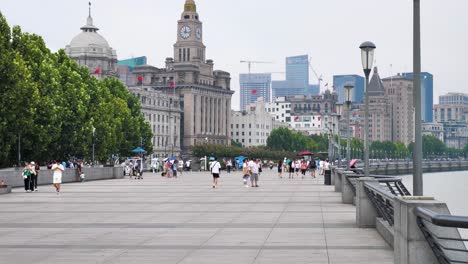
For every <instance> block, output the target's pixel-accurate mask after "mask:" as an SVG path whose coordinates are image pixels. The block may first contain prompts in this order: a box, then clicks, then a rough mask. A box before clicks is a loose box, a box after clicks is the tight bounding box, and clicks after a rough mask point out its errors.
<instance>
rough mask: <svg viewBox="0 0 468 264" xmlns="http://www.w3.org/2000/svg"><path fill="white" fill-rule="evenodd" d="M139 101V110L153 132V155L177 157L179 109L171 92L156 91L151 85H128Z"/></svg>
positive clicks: (177, 101) (179, 124)
mask: <svg viewBox="0 0 468 264" xmlns="http://www.w3.org/2000/svg"><path fill="white" fill-rule="evenodd" d="M129 89H130V92H131V93H132V94H134V95H135V96H136V97H138V99H140V102H141V112H142V113H143V116H144V117H145V119H146V120H147V121H148V123H149V125H150V127H151V130H152V132H153V137H154V138H153V157H158V158H164V157H168V156H169V155H171V156H176V157H179V155H180V153H181V139H180V134H181V133H180V132H181V131H180V129H181V114H182V112H181V110H180V106H179V103H180V102H179V98H178V96H177V95H173V94H172V93H156V92H154V91H153V90H152V89H151V87H148V86H137V87H130V88H129Z"/></svg>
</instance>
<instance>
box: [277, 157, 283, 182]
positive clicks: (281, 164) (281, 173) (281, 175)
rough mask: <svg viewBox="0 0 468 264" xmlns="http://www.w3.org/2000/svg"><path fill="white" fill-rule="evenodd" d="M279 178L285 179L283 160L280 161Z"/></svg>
mask: <svg viewBox="0 0 468 264" xmlns="http://www.w3.org/2000/svg"><path fill="white" fill-rule="evenodd" d="M278 177H280V178H281V179H282V178H283V160H282V159H280V160H279V161H278Z"/></svg>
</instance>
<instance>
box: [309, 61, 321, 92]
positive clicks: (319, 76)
mask: <svg viewBox="0 0 468 264" xmlns="http://www.w3.org/2000/svg"><path fill="white" fill-rule="evenodd" d="M309 67H310V69H311V70H312V72H313V73H314V75H315V77H317V80H318V85H319V89H320V90H321V89H322V85H321V84H322V81H323V75H321V74H320V75H319V74H318V73H317V71H316V70H315V69H314V67H312V63H311V62H310V59H309Z"/></svg>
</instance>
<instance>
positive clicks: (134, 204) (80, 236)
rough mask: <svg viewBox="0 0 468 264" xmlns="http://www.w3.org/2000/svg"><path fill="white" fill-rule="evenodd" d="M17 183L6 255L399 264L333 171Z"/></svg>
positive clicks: (0, 208) (23, 259)
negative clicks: (358, 214) (365, 224)
mask: <svg viewBox="0 0 468 264" xmlns="http://www.w3.org/2000/svg"><path fill="white" fill-rule="evenodd" d="M210 181H211V178H210V175H209V174H208V173H200V172H194V173H185V174H184V175H182V177H180V178H178V179H166V178H162V177H160V176H157V175H155V174H147V175H146V176H145V179H144V180H139V181H137V180H130V179H128V178H127V179H123V180H109V181H97V182H86V183H83V184H78V183H77V184H66V185H64V186H63V193H62V194H60V195H56V194H55V193H54V191H53V189H52V186H41V187H40V188H39V192H37V193H24V191H23V190H21V189H15V190H14V191H13V193H12V194H9V195H3V196H0V263H25V264H33V263H44V264H45V263H47V264H50V263H60V264H62V263H63V264H65V263H79V264H85V263H126V264H127V263H135V264H137V263H138V264H143V263H158V264H160V263H161V264H162V263H183V264H185V263H201V264H208V263H216V264H220V263H233V264H243V263H258V264H259V263H265V264H266V263H268V264H272V263H281V264H296V263H298V264H299V263H303V264H306V263H307V264H310V263H360V264H361V263H380V264H386V263H389V264H390V263H393V251H392V249H391V248H390V247H389V246H388V245H387V244H386V243H385V242H384V240H383V239H382V238H381V237H380V235H379V234H378V233H377V232H376V230H375V229H359V228H357V227H356V225H355V207H354V206H352V205H344V204H341V197H340V196H339V193H335V192H333V188H332V187H329V186H324V185H323V184H322V183H323V179H318V180H315V179H311V178H310V177H307V178H306V179H301V178H296V179H294V180H290V179H288V178H287V177H286V178H283V179H279V178H278V177H277V175H276V173H275V172H274V170H273V171H271V172H270V171H267V172H264V173H263V174H262V175H261V179H260V183H259V184H260V187H259V188H245V187H243V186H242V182H241V175H240V173H239V172H235V173H231V174H227V173H223V175H222V178H221V180H220V183H221V185H220V187H219V188H218V189H212V188H211V185H210Z"/></svg>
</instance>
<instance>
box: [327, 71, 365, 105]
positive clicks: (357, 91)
mask: <svg viewBox="0 0 468 264" xmlns="http://www.w3.org/2000/svg"><path fill="white" fill-rule="evenodd" d="M364 82H365V80H364V77H362V76H359V75H335V76H333V87H334V89H335V92H336V93H337V94H338V103H340V104H342V103H344V102H345V101H346V89H345V88H344V87H345V85H352V86H353V87H354V88H353V91H352V93H351V101H352V102H353V103H362V102H363V100H364Z"/></svg>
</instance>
